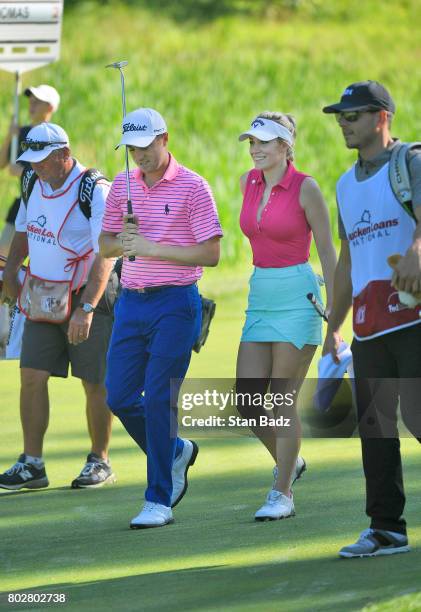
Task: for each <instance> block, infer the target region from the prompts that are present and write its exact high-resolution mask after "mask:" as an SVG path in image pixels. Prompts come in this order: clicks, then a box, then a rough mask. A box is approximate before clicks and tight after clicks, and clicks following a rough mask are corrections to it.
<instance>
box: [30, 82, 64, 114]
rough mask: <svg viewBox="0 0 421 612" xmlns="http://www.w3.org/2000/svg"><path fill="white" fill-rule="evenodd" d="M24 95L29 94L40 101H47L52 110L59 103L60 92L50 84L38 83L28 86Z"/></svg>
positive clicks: (54, 109) (56, 107)
mask: <svg viewBox="0 0 421 612" xmlns="http://www.w3.org/2000/svg"><path fill="white" fill-rule="evenodd" d="M24 93H25V96H28V97H29V96H30V95H31V94H32V95H33V96H35V97H36V98H37V99H38V100H41V101H42V102H48V104H51V106H52V107H53V111H56V110H57V109H58V107H59V104H60V94H59V93H58V91H57V89H54V87H51V85H38V87H28V88H27V89H25V92H24Z"/></svg>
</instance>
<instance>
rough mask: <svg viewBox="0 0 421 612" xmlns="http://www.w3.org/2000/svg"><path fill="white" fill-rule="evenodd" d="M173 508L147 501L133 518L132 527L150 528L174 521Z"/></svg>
mask: <svg viewBox="0 0 421 612" xmlns="http://www.w3.org/2000/svg"><path fill="white" fill-rule="evenodd" d="M173 522H174V519H173V515H172V511H171V508H168V507H167V506H163V505H162V504H157V503H155V502H148V501H147V502H145V505H144V506H143V508H142V510H141V511H140V512H139V514H138V515H137V516H135V517H134V519H132V522H131V523H130V529H149V528H150V527H164V525H169V524H170V523H173Z"/></svg>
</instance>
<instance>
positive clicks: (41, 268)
mask: <svg viewBox="0 0 421 612" xmlns="http://www.w3.org/2000/svg"><path fill="white" fill-rule="evenodd" d="M21 148H22V149H23V151H24V152H23V153H22V155H21V156H20V157H19V160H18V161H24V162H29V163H30V165H31V166H32V169H33V171H34V172H33V177H32V178H33V179H35V181H34V182H32V184H33V186H32V189H31V190H30V193H28V190H25V189H23V195H22V200H21V204H20V208H19V212H18V215H17V218H16V233H15V237H14V239H13V242H12V246H11V249H10V254H9V258H8V260H7V264H6V267H5V270H4V275H3V290H2V296H1V297H2V300H3V302H7V303H13V302H14V301H15V300H18V303H19V307H20V309H21V310H22V311H23V312H24V314H25V315H26V317H27V319H26V321H25V328H24V333H23V339H22V351H21V358H20V367H21V395H20V398H21V404H20V413H21V421H22V428H23V439H24V448H23V454H21V455H20V457H19V458H18V461H17V462H16V463H15V464H14V465H13V466H12V467H11V468H10V469H8V470H7V471H6V472H5V473H4V474H1V475H0V488H4V489H10V490H17V489H22V488H28V489H38V488H43V487H46V486H48V484H49V482H48V478H47V474H46V471H45V466H44V459H43V456H42V448H43V440H44V435H45V432H46V430H47V426H48V418H49V400H48V380H49V378H50V376H60V377H63V378H65V377H67V374H68V366H69V363H70V364H71V369H72V375H73V376H75V377H76V378H80V379H81V381H82V385H83V389H84V391H85V395H86V414H87V421H88V430H89V434H90V437H91V443H92V447H91V452H90V453H89V454H88V457H87V461H86V465H85V466H84V468H83V470H82V472H81V473H80V475H79V476H78V477H77V478H76V479H75V480H74V481H73V482H72V487H73V488H88V487H98V486H101V485H103V484H105V483H107V482H113V481H114V479H115V478H114V474H113V473H112V470H111V466H110V464H109V462H108V455H107V453H108V445H109V439H110V433H111V420H112V415H111V413H110V411H109V409H108V407H107V405H106V400H105V387H104V377H105V355H106V352H107V347H108V341H109V337H110V334H111V328H112V315H111V312H110V310H109V308H107V305H106V303H105V299H104V296H103V294H104V289H105V288H106V286H107V282H108V278H109V276H110V270H111V267H112V261H109V260H104V259H103V258H102V257H100V256H99V255H98V236H99V233H100V230H101V223H102V216H103V212H104V205H105V199H106V196H107V193H108V190H109V184H108V182H107V181H106V180H105V179H104V178H103V177H100V176H98V174H97V175H96V176H94V175H93V174H92V173H91V171H90V170H86V169H85V167H84V166H82V164H80V162H79V161H77V160H76V159H74V158H73V157H72V155H71V151H70V145H69V138H68V136H67V134H66V132H65V131H64V130H63V129H62V128H61V127H60V126H58V125H55V124H53V123H41V124H40V125H37V126H36V127H34V128H32V129H31V130H30V132H29V133H28V135H27V138H26V140H25V141H24V142H23V143H22V145H21ZM26 173H27V171H25V175H24V180H23V185H25V184H26V183H28V184H29V183H30V182H31V181H30V180H28V181H26V180H25V179H26ZM28 176H29V174H28ZM86 177H89V182H87V183H86V184H85V183H84V182H83V181H84V180H85V179H86ZM81 186H84V189H83V190H82V189H81ZM87 187H89V189H88V188H87ZM88 192H89V193H88ZM87 195H89V206H88V208H86V206H82V205H83V204H86V201H87ZM82 196H83V197H82ZM27 255H29V259H30V264H29V268H28V272H27V276H26V278H25V281H24V283H23V286H22V287H21V286H20V283H19V282H18V271H19V269H20V266H21V264H22V262H23V261H24V259H25V258H26V257H27Z"/></svg>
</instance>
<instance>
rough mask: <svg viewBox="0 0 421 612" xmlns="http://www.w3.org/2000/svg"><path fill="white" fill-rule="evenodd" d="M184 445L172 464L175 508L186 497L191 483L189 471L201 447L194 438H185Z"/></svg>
mask: <svg viewBox="0 0 421 612" xmlns="http://www.w3.org/2000/svg"><path fill="white" fill-rule="evenodd" d="M183 442H184V447H183V450H182V451H181V453H180V455H179V456H178V457H176V458H175V459H174V463H173V466H172V495H171V508H174V507H175V506H176V505H177V504H178V503H179V502H180V501H181V500H182V499H183V497H184V495H185V493H186V491H187V487H188V486H189V483H188V481H187V472H188V471H189V467H190V466H192V465H193V464H194V462H195V461H196V457H197V453H198V452H199V447H198V446H197V444H196V442H193V441H192V440H185V439H183Z"/></svg>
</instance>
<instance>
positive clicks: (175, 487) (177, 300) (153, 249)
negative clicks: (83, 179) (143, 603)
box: [100, 108, 222, 529]
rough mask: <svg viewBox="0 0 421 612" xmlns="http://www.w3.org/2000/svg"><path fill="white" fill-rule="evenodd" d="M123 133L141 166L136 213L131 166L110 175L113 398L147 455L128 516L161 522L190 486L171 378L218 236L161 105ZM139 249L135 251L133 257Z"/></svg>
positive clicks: (205, 190) (190, 450)
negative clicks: (114, 278) (115, 282)
mask: <svg viewBox="0 0 421 612" xmlns="http://www.w3.org/2000/svg"><path fill="white" fill-rule="evenodd" d="M122 132H123V135H122V138H121V141H120V144H119V146H121V145H125V146H127V147H128V149H129V152H130V154H131V157H132V159H133V161H134V162H135V164H136V166H137V168H136V169H135V170H133V171H131V172H130V173H129V180H130V192H131V200H132V206H133V213H134V216H135V220H134V221H129V220H128V219H127V216H126V214H127V186H126V176H125V173H121V174H119V175H117V177H116V178H115V179H114V182H113V184H112V187H111V190H110V193H109V196H108V199H107V203H106V209H105V215H104V220H103V226H102V233H101V237H100V249H101V254H102V255H103V256H104V257H115V256H119V255H122V254H124V256H125V258H124V262H123V268H122V275H121V284H122V287H123V290H122V293H121V296H120V298H119V300H118V303H117V305H116V309H115V323H114V329H113V334H112V338H111V344H110V349H109V353H108V364H107V365H108V369H107V379H106V386H107V392H108V404H109V406H110V408H111V410H112V411H113V413H114V414H116V415H117V416H118V417H119V419H120V420H121V422H122V423H123V425H124V427H125V428H126V430H127V431H128V433H129V434H130V435H131V437H132V438H133V439H134V440H135V442H136V443H137V444H138V446H139V447H140V448H141V449H142V450H143V451H144V452H145V453H146V455H147V480H148V484H147V489H146V492H145V504H144V506H143V509H142V510H141V512H140V513H139V514H138V516H136V517H135V518H134V519H133V520H132V522H131V524H130V526H131V527H132V528H134V529H143V528H148V527H160V526H163V525H167V524H168V523H171V522H173V516H172V510H171V508H173V507H174V506H175V505H176V504H177V503H178V502H179V501H180V500H181V498H182V497H183V495H184V493H185V492H186V489H187V471H188V469H189V467H190V466H191V465H193V463H194V461H195V459H196V455H197V453H198V447H197V445H196V443H195V442H192V441H191V440H183V439H181V438H179V437H177V410H176V407H175V405H174V388H172V389H171V388H170V383H171V379H172V380H173V381H174V380H178V381H180V384H181V381H182V380H183V379H184V377H185V375H186V372H187V369H188V366H189V362H190V357H191V350H192V347H193V344H194V342H195V341H196V339H197V337H198V335H199V332H200V324H201V301H200V296H199V292H198V289H197V285H196V281H197V280H198V279H199V278H200V277H201V275H202V267H203V266H216V265H217V263H218V260H219V239H220V237H221V236H222V231H221V226H220V223H219V220H218V214H217V211H216V206H215V202H214V199H213V196H212V193H211V190H210V188H209V186H208V184H207V183H206V181H205V180H204V179H203V178H202V177H201V176H199V175H198V174H196V173H195V172H192V171H191V170H189V169H188V168H185V167H184V166H182V165H180V164H178V162H177V161H176V160H175V158H174V157H173V156H172V155H171V153H169V151H168V131H167V126H166V124H165V121H164V119H163V118H162V117H161V115H160V114H159V113H158V112H157V111H155V110H153V109H150V108H140V109H137V110H135V111H133V112H131V113H129V114H128V115H126V117H125V118H124V120H123V126H122ZM130 256H135V260H134V261H130V260H129V259H128V257H130Z"/></svg>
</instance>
